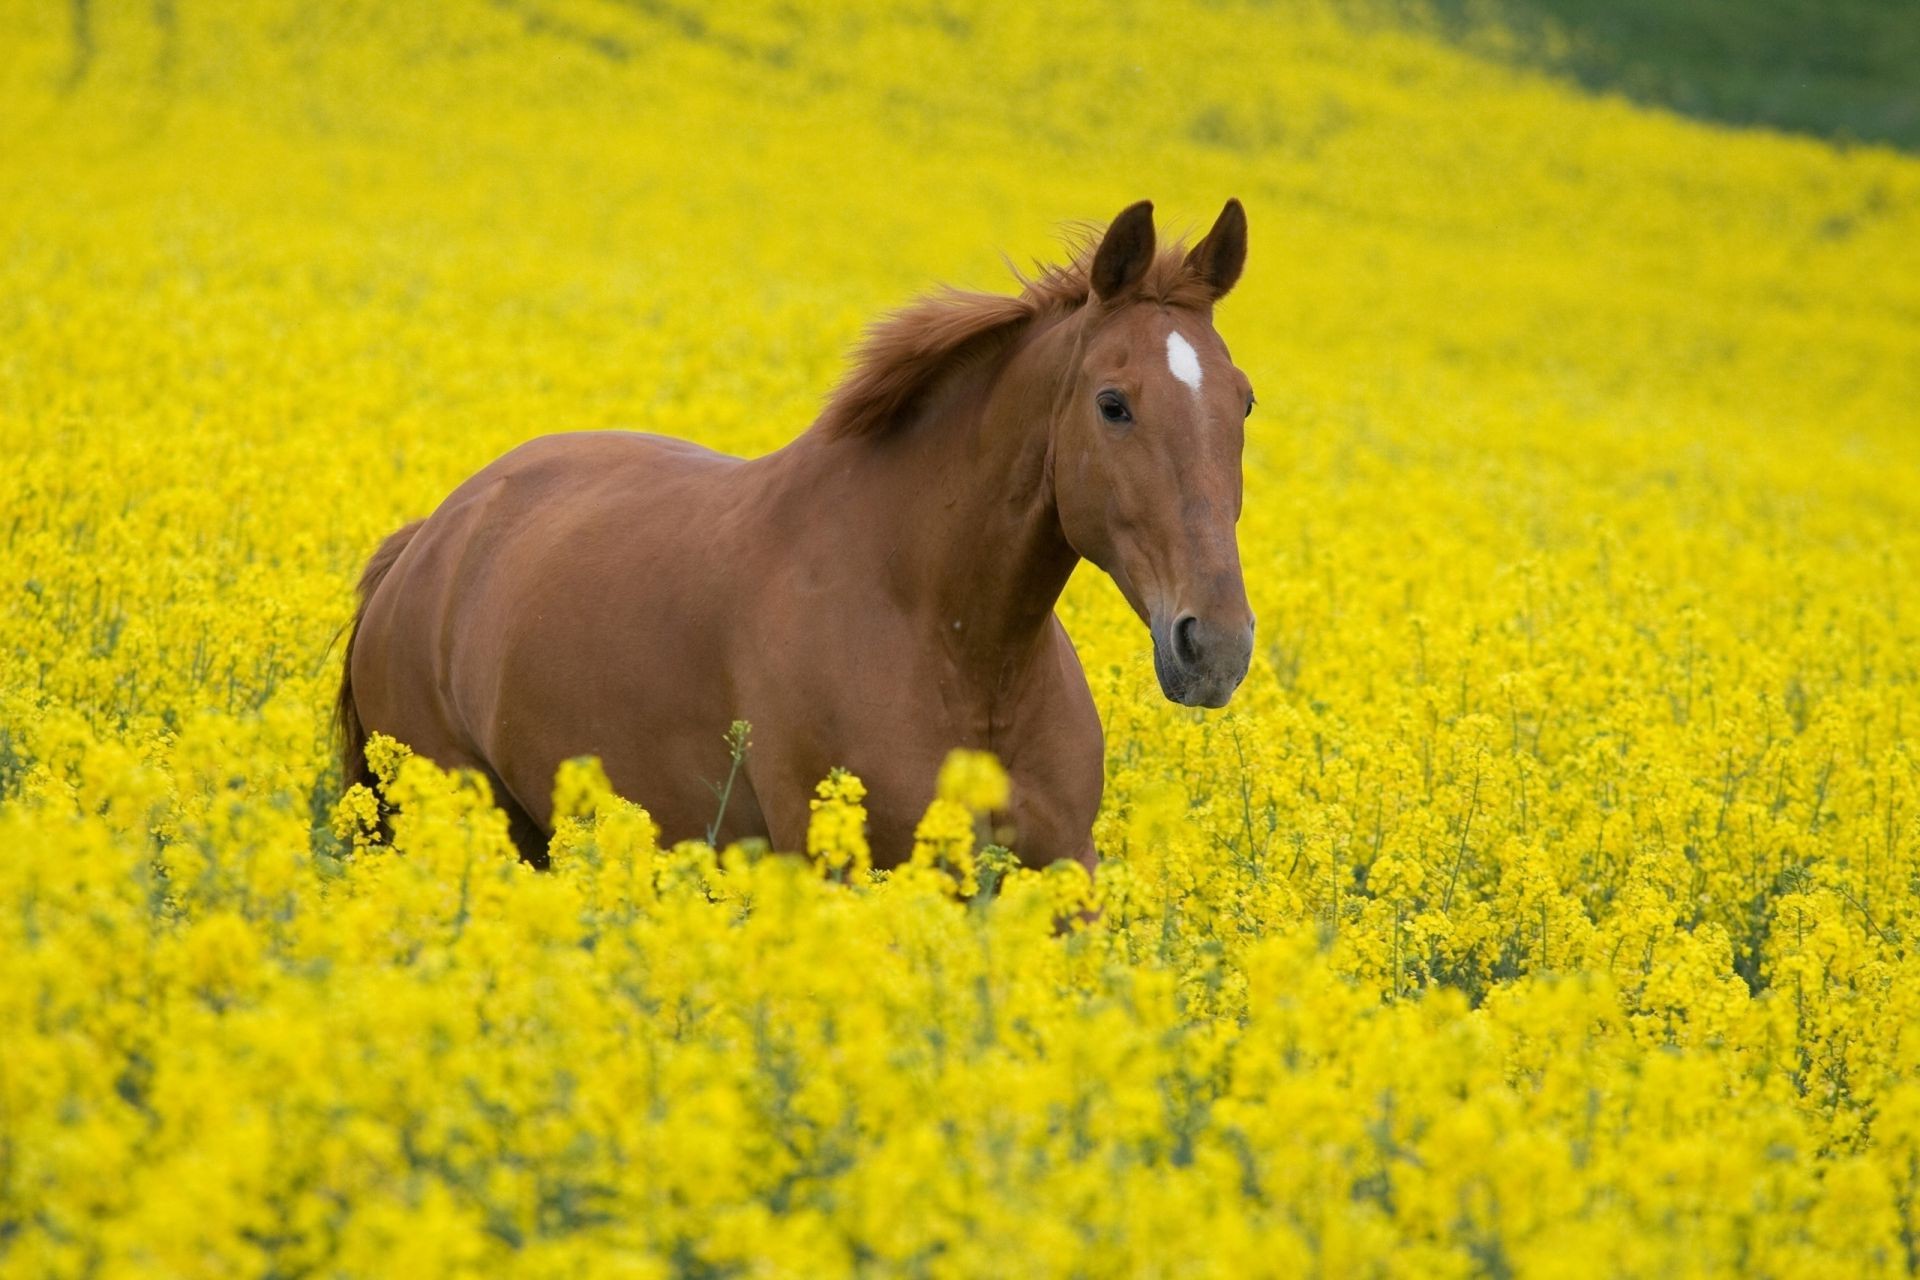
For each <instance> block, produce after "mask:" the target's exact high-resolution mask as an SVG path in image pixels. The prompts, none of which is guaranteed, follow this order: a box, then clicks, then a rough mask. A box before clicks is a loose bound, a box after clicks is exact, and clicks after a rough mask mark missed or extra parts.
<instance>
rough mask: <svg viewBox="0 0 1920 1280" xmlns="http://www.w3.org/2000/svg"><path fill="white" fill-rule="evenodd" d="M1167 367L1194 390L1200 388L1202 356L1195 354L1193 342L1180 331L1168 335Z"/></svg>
mask: <svg viewBox="0 0 1920 1280" xmlns="http://www.w3.org/2000/svg"><path fill="white" fill-rule="evenodd" d="M1167 368H1169V369H1171V370H1173V376H1174V377H1176V378H1178V379H1180V381H1182V382H1184V383H1186V384H1187V386H1188V387H1190V388H1191V389H1193V390H1194V391H1198V390H1199V389H1200V357H1199V356H1198V355H1196V354H1194V350H1193V344H1192V343H1191V342H1188V341H1187V340H1186V339H1185V338H1183V337H1181V336H1180V335H1179V334H1178V333H1169V334H1168V335H1167Z"/></svg>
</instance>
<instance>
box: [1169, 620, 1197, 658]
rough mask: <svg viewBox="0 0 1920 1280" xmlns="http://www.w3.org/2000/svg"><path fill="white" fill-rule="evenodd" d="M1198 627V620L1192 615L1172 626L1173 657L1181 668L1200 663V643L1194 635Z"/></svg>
mask: <svg viewBox="0 0 1920 1280" xmlns="http://www.w3.org/2000/svg"><path fill="white" fill-rule="evenodd" d="M1199 626H1200V619H1198V618H1196V617H1194V616H1193V615H1192V614H1188V615H1187V616H1186V617H1184V618H1182V619H1180V620H1179V621H1178V622H1176V623H1174V624H1173V656H1174V657H1176V658H1178V659H1180V664H1181V665H1182V666H1186V667H1191V666H1195V665H1197V664H1198V663H1199V661H1200V643H1199V639H1198V637H1197V636H1195V634H1194V633H1195V632H1196V631H1197V630H1198V629H1199Z"/></svg>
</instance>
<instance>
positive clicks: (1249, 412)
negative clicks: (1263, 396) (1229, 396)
mask: <svg viewBox="0 0 1920 1280" xmlns="http://www.w3.org/2000/svg"><path fill="white" fill-rule="evenodd" d="M1254 404H1255V401H1254V398H1253V397H1252V396H1248V397H1247V416H1248V417H1249V418H1251V417H1252V416H1253V406H1254Z"/></svg>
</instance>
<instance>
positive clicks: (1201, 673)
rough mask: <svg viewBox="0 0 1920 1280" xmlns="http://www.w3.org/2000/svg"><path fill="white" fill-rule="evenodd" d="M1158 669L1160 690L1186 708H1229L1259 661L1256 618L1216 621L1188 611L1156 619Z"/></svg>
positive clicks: (1155, 665) (1155, 662)
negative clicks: (1252, 664)
mask: <svg viewBox="0 0 1920 1280" xmlns="http://www.w3.org/2000/svg"><path fill="white" fill-rule="evenodd" d="M1149 631H1150V632H1151V633H1152V635H1153V672H1154V674H1155V675H1157V676H1158V677H1160V692H1161V693H1163V694H1165V695H1166V696H1167V701H1169V702H1177V703H1179V704H1180V705H1181V706H1183V707H1224V706H1226V705H1227V703H1228V702H1229V701H1231V700H1232V698H1233V691H1234V690H1235V689H1238V688H1239V687H1240V682H1241V681H1242V680H1245V679H1246V678H1247V664H1248V663H1249V662H1251V661H1252V660H1253V619H1252V618H1251V617H1246V618H1244V619H1243V620H1241V621H1238V622H1232V623H1223V622H1216V621H1214V620H1212V619H1209V618H1203V617H1200V616H1198V615H1196V614H1191V613H1183V614H1181V615H1180V616H1179V617H1177V618H1174V619H1173V620H1172V621H1168V620H1166V619H1165V618H1155V619H1154V620H1153V624H1152V625H1151V627H1149Z"/></svg>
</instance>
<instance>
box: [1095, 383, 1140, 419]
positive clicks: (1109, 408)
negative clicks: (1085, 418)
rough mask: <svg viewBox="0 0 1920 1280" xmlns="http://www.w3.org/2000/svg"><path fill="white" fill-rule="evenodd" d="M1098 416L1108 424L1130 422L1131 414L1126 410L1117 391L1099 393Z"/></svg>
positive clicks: (1125, 405) (1124, 402)
mask: <svg viewBox="0 0 1920 1280" xmlns="http://www.w3.org/2000/svg"><path fill="white" fill-rule="evenodd" d="M1099 404H1100V416H1101V417H1103V418H1105V419H1106V420H1107V421H1108V422H1132V421H1133V413H1132V412H1131V411H1130V410H1129V409H1128V408H1127V402H1126V400H1125V399H1124V398H1123V397H1122V396H1121V395H1120V393H1119V392H1118V391H1102V392H1101V393H1100V400H1099Z"/></svg>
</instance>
